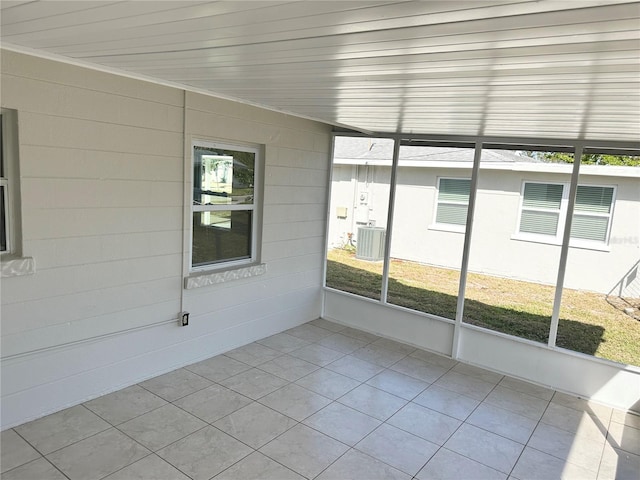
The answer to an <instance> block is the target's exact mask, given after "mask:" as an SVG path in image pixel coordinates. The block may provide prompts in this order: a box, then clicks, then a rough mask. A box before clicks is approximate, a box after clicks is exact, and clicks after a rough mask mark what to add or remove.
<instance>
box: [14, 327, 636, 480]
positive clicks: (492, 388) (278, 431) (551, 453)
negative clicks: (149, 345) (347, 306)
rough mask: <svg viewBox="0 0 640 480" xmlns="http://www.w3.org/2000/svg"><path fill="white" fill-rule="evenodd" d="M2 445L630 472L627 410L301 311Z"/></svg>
mask: <svg viewBox="0 0 640 480" xmlns="http://www.w3.org/2000/svg"><path fill="white" fill-rule="evenodd" d="M1 446H2V462H1V467H2V479H3V480H15V479H23V480H41V479H42V480H45V479H71V480H81V479H96V480H97V479H103V478H104V479H109V480H116V479H120V480H131V479H151V478H153V479H163V480H164V479H167V480H168V479H182V480H188V479H194V480H208V479H211V478H215V479H216V480H230V479H239V480H251V479H273V480H287V479H292V480H293V479H303V478H307V479H313V478H317V479H319V480H329V479H340V480H346V479H357V480H376V479H384V480H386V479H392V480H393V479H397V480H400V479H403V480H409V479H418V480H427V479H455V480H459V479H507V478H510V479H518V480H526V479H545V480H547V479H555V478H558V479H559V478H563V479H565V478H567V479H568V478H575V479H581V480H583V479H614V478H615V479H631V480H638V478H639V472H640V416H635V415H630V414H625V413H624V412H620V411H616V410H612V409H611V408H607V407H603V406H602V405H597V404H592V403H588V402H586V401H584V400H580V399H578V398H575V397H571V396H568V395H564V394H561V393H558V392H554V391H552V390H548V389H545V388H541V387H538V386H536V385H532V384H529V383H525V382H521V381H519V380H516V379H513V378H508V377H504V376H502V375H499V374H496V373H494V372H489V371H486V370H482V369H479V368H476V367H473V366H469V365H465V364H462V363H457V362H455V361H452V360H451V359H448V358H445V357H442V356H439V355H436V354H433V353H429V352H426V351H422V350H417V349H415V348H413V347H410V346H407V345H404V344H401V343H398V342H394V341H392V340H388V339H384V338H380V337H377V336H375V335H371V334H369V333H365V332H362V331H359V330H355V329H352V328H344V327H342V326H340V325H337V324H334V323H330V322H327V321H325V320H314V321H312V322H309V323H307V324H305V325H302V326H299V327H296V328H293V329H291V330H288V331H286V332H284V333H280V334H278V335H274V336H272V337H269V338H265V339H263V340H260V341H258V342H256V343H252V344H250V345H247V346H244V347H241V348H238V349H236V350H233V351H230V352H227V353H226V354H225V355H219V356H217V357H214V358H210V359H208V360H204V361H202V362H199V363H196V364H194V365H190V366H187V367H185V368H182V369H179V370H176V371H173V372H170V373H167V374H165V375H161V376H159V377H156V378H152V379H150V380H147V381H145V382H142V383H140V384H138V385H134V386H132V387H129V388H125V389H124V390H120V391H118V392H115V393H111V394H109V395H105V396H103V397H100V398H97V399H95V400H91V401H89V402H86V403H85V404H83V405H78V406H75V407H72V408H69V409H67V410H64V411H62V412H58V413H55V414H53V415H49V416H47V417H44V418H41V419H38V420H35V421H33V422H30V423H27V424H24V425H21V426H19V427H15V428H13V429H10V430H6V431H4V432H2V439H1Z"/></svg>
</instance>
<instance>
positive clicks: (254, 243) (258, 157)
mask: <svg viewBox="0 0 640 480" xmlns="http://www.w3.org/2000/svg"><path fill="white" fill-rule="evenodd" d="M196 147H204V148H219V149H221V150H235V151H238V152H250V153H253V154H254V155H255V162H254V171H253V203H252V204H237V205H231V204H221V205H194V204H193V186H194V184H195V179H194V162H195V155H194V149H195V148H196ZM261 169H262V153H261V149H260V148H259V147H258V146H248V145H242V144H231V143H223V142H214V141H209V140H193V141H192V142H191V169H190V170H191V183H190V194H189V199H190V204H191V208H190V217H191V218H190V221H189V224H190V227H189V271H190V272H192V273H201V272H207V271H209V272H215V271H219V270H225V269H230V268H231V269H232V268H240V267H246V266H248V265H254V264H257V263H258V262H259V252H258V247H259V243H258V238H259V236H260V235H259V231H258V229H259V225H260V222H259V211H260V208H259V207H260V206H261V205H262V188H261V184H262V181H261V179H262V170H261ZM220 210H226V211H228V210H233V211H251V212H252V213H251V256H250V258H242V259H237V260H228V261H224V260H222V261H219V262H216V263H210V264H206V265H198V266H195V267H194V266H193V213H194V212H207V211H220Z"/></svg>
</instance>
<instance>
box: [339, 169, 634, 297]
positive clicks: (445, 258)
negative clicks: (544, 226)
mask: <svg viewBox="0 0 640 480" xmlns="http://www.w3.org/2000/svg"><path fill="white" fill-rule="evenodd" d="M355 168H356V166H354V165H340V164H337V165H335V166H334V169H333V185H332V198H331V202H332V209H331V211H330V215H331V216H330V231H329V245H330V246H340V245H341V241H342V238H343V237H344V234H345V232H346V231H352V232H354V233H355V234H356V235H355V236H356V237H357V227H358V225H357V224H356V223H354V220H355V218H354V217H353V213H354V209H353V207H354V205H355V206H356V207H357V208H361V207H360V206H359V205H357V203H358V202H357V201H355V202H354V199H353V196H352V195H353V193H352V192H354V191H358V189H361V188H363V187H362V185H358V184H357V183H358V182H356V181H355V179H354V180H351V175H352V172H353V171H354V169H355ZM360 168H362V167H360ZM369 168H371V169H376V170H378V172H377V173H376V177H379V178H382V179H388V178H389V176H390V169H389V168H387V167H380V166H375V167H374V166H369ZM612 168H614V167H612ZM470 176H471V171H470V170H469V169H462V168H448V169H443V168H439V169H436V168H424V167H402V166H401V167H400V168H399V169H398V174H397V189H396V204H395V209H394V230H393V232H392V244H391V256H392V257H393V258H401V259H406V260H412V261H416V262H420V263H425V264H429V265H436V266H442V267H446V268H460V264H461V260H462V248H463V243H464V232H462V231H453V230H455V229H447V228H446V227H445V228H444V229H443V227H441V226H438V225H435V214H436V209H435V204H436V200H437V185H438V178H441V177H452V178H470ZM569 180H570V176H569V175H568V174H561V173H543V172H517V171H509V170H489V169H486V170H485V169H481V170H480V175H479V179H478V194H477V199H476V209H475V216H474V226H473V236H472V243H471V251H470V260H469V270H470V271H473V272H479V273H486V274H490V275H496V276H501V277H509V278H514V279H520V280H526V281H531V282H536V283H544V284H551V285H553V284H555V282H556V279H557V275H558V262H559V259H560V245H559V244H553V243H539V242H534V241H528V240H521V239H517V238H514V234H516V232H517V228H518V218H519V215H520V199H521V191H522V185H523V182H525V181H534V182H542V183H547V182H548V183H551V182H566V183H568V182H569ZM579 183H580V184H593V185H610V186H615V187H616V194H615V195H616V198H615V203H614V211H613V216H612V224H611V233H610V237H609V242H608V245H594V248H578V247H571V248H570V252H569V257H568V263H567V272H566V278H565V286H566V287H568V288H574V289H582V290H590V291H596V292H601V293H609V292H610V291H611V290H612V289H614V288H615V287H616V285H618V284H619V282H620V281H623V282H626V280H625V279H627V277H628V276H629V275H628V274H629V271H630V269H632V267H633V266H634V264H636V262H637V261H638V259H640V238H639V237H640V182H639V181H638V179H637V178H625V177H613V176H611V177H607V176H595V175H582V176H581V178H580V182H579ZM367 189H368V191H369V200H370V203H369V208H370V210H371V211H370V212H369V217H370V218H374V219H375V220H376V226H383V227H384V226H386V209H385V211H379V209H378V206H377V205H378V204H383V205H386V204H385V201H388V195H389V193H388V192H389V185H388V181H387V183H383V184H374V183H370V184H369V185H368V186H367ZM337 206H345V207H347V208H348V217H347V218H346V219H337V217H336V215H335V212H336V210H335V207H337ZM634 278H635V277H634ZM632 281H633V282H637V281H638V280H637V278H636V279H635V280H633V279H632ZM625 288H626V289H627V290H626V291H627V292H631V291H632V290H633V288H634V287H633V285H632V284H631V283H630V284H628V285H627V284H626V283H625Z"/></svg>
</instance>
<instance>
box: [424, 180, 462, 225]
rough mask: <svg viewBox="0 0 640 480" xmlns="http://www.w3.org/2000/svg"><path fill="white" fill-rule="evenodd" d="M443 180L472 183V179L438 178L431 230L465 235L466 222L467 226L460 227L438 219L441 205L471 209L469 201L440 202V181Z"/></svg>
mask: <svg viewBox="0 0 640 480" xmlns="http://www.w3.org/2000/svg"><path fill="white" fill-rule="evenodd" d="M441 180H468V181H471V177H438V178H437V184H436V191H435V197H434V202H433V204H434V207H433V217H432V218H433V221H432V222H431V225H429V229H430V230H441V231H444V232H454V233H464V232H465V231H466V222H465V225H458V224H453V223H440V222H438V221H437V219H438V207H439V206H440V203H445V204H450V205H466V207H467V210H468V209H469V200H468V199H467V202H466V203H462V202H450V201H448V202H440V201H439V200H438V197H439V196H440V181H441Z"/></svg>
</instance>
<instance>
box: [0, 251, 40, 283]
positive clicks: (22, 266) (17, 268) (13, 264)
mask: <svg viewBox="0 0 640 480" xmlns="http://www.w3.org/2000/svg"><path fill="white" fill-rule="evenodd" d="M0 265H1V266H0V276H1V277H2V278H6V277H19V276H22V275H32V274H34V273H36V262H35V260H34V259H33V257H16V256H13V255H7V256H6V257H5V256H3V257H2V260H1V261H0Z"/></svg>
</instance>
